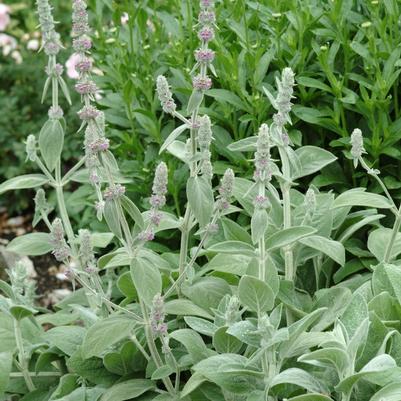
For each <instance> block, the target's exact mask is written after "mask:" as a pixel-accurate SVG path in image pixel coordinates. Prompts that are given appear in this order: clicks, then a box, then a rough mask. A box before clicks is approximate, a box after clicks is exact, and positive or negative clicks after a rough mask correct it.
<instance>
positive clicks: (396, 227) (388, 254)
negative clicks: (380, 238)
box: [383, 206, 401, 263]
mask: <svg viewBox="0 0 401 401" xmlns="http://www.w3.org/2000/svg"><path fill="white" fill-rule="evenodd" d="M400 225H401V206H400V208H399V209H398V215H397V217H396V218H395V222H394V226H393V231H392V233H391V238H390V241H389V243H388V244H387V248H386V253H385V254H384V259H383V262H385V263H388V262H389V261H390V258H391V251H392V249H393V246H394V242H395V239H396V238H397V234H398V233H399V231H400Z"/></svg>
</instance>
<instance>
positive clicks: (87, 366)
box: [67, 349, 120, 386]
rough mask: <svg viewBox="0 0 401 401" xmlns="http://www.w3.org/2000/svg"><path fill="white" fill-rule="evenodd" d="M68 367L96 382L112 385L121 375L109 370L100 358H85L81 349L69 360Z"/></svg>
mask: <svg viewBox="0 0 401 401" xmlns="http://www.w3.org/2000/svg"><path fill="white" fill-rule="evenodd" d="M67 367H68V369H69V371H70V372H71V373H76V374H77V375H79V376H81V377H82V378H84V379H87V380H89V381H91V382H92V383H95V384H102V385H104V386H111V385H112V384H113V383H115V382H116V380H117V379H118V378H119V377H120V376H117V375H114V374H113V373H111V372H109V371H108V370H107V369H106V368H105V367H104V365H103V361H102V360H101V359H100V358H95V357H93V358H89V359H84V358H83V357H82V355H81V349H77V350H76V351H75V352H74V353H73V354H72V355H71V357H70V358H69V359H68V360H67Z"/></svg>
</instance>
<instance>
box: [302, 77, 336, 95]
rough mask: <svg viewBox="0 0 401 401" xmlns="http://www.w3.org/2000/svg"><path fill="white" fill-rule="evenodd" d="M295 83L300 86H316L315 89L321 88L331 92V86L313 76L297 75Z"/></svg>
mask: <svg viewBox="0 0 401 401" xmlns="http://www.w3.org/2000/svg"><path fill="white" fill-rule="evenodd" d="M297 83H298V84H299V85H302V86H306V87H308V88H316V89H321V90H323V91H325V92H329V93H331V88H330V86H328V85H326V84H324V83H323V82H322V81H320V80H319V79H315V78H309V77H298V78H297Z"/></svg>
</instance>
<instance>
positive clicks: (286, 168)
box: [279, 147, 296, 281]
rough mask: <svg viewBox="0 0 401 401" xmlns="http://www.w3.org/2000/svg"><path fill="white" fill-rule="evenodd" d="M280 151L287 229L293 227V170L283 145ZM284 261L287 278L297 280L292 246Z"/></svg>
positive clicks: (287, 251)
mask: <svg viewBox="0 0 401 401" xmlns="http://www.w3.org/2000/svg"><path fill="white" fill-rule="evenodd" d="M279 152H280V158H281V163H282V169H283V176H284V180H285V182H283V183H282V184H281V185H280V187H281V192H282V195H283V215H284V229H287V228H290V227H291V197H290V188H291V184H290V182H291V170H290V163H289V160H288V155H287V152H286V151H285V149H284V148H283V147H279ZM284 262H285V279H286V280H291V281H293V280H295V275H296V271H295V266H294V257H293V252H292V249H291V247H286V248H285V249H284Z"/></svg>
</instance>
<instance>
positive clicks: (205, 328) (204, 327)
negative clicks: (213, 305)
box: [184, 316, 218, 337]
mask: <svg viewBox="0 0 401 401" xmlns="http://www.w3.org/2000/svg"><path fill="white" fill-rule="evenodd" d="M184 320H185V323H186V324H187V325H188V326H189V327H190V328H191V329H193V330H195V331H196V332H198V333H200V334H203V335H205V336H208V337H213V334H214V332H215V331H216V330H217V329H218V327H217V326H216V325H215V324H214V323H212V322H209V320H206V319H202V318H200V317H194V316H185V317H184Z"/></svg>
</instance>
